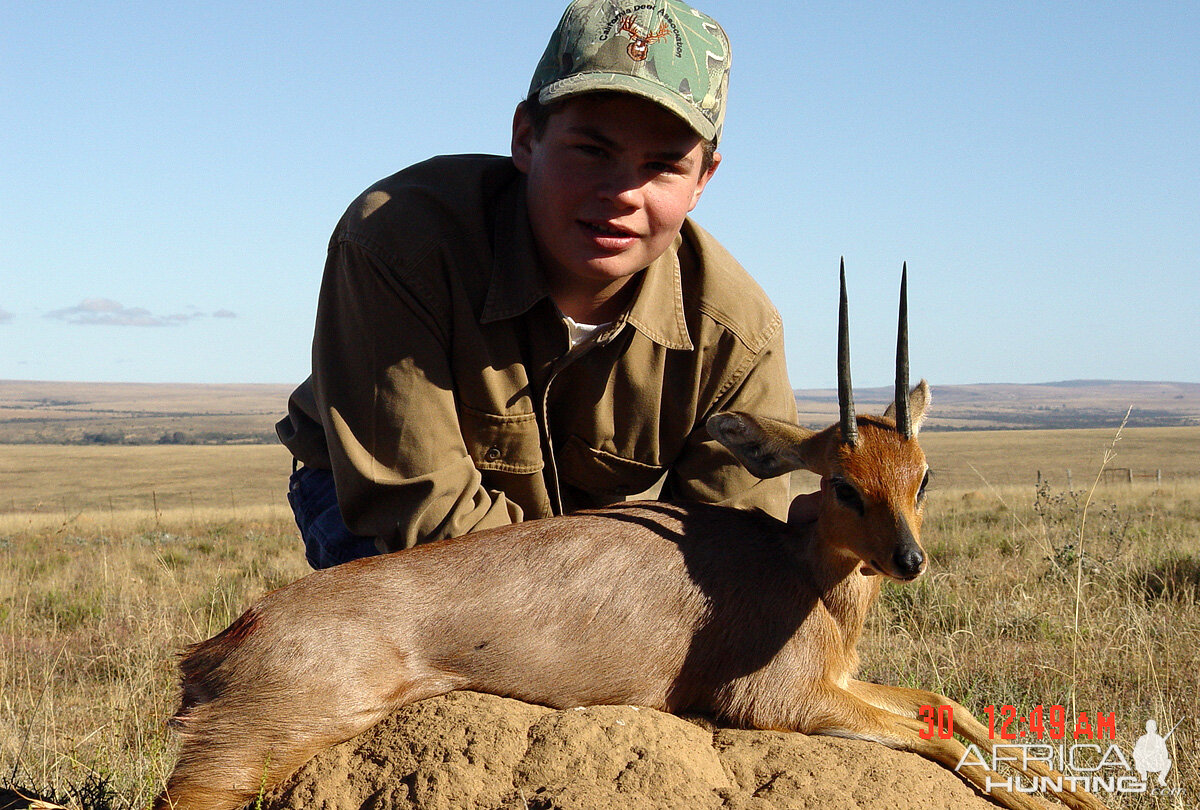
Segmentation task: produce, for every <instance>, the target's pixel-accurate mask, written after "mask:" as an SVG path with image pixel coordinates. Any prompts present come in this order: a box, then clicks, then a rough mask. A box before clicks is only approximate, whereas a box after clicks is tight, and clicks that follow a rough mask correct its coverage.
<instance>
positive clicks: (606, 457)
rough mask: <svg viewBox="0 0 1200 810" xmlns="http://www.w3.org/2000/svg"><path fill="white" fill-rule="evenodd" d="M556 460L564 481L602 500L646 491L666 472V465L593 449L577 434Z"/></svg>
mask: <svg viewBox="0 0 1200 810" xmlns="http://www.w3.org/2000/svg"><path fill="white" fill-rule="evenodd" d="M558 461H559V464H558V467H559V470H558V472H559V477H560V478H561V479H562V480H563V481H564V482H566V483H568V484H570V485H571V486H573V487H576V488H577V489H581V490H583V491H584V492H590V493H593V494H595V495H598V496H601V497H603V498H605V499H617V500H619V499H622V498H627V497H629V496H631V495H641V494H643V493H646V491H647V490H649V489H650V488H651V487H652V486H654V485H655V484H657V483H658V482H659V480H660V479H661V478H662V477H663V474H664V473H665V472H666V467H662V466H659V465H655V464H646V463H645V462H641V461H636V460H634V459H631V458H625V457H623V456H618V455H615V454H613V453H608V452H605V451H604V450H597V449H596V448H594V447H592V446H590V445H589V444H588V443H587V442H585V441H584V440H583V439H581V438H579V437H578V436H572V437H571V438H570V439H568V440H567V442H566V444H565V445H564V446H563V449H562V451H561V452H560V453H559V454H558Z"/></svg>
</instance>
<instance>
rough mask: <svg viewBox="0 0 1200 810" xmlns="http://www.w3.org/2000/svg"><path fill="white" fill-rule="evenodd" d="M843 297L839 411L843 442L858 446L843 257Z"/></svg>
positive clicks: (839, 324) (839, 365) (839, 358)
mask: <svg viewBox="0 0 1200 810" xmlns="http://www.w3.org/2000/svg"><path fill="white" fill-rule="evenodd" d="M841 277H842V296H841V302H840V304H839V306H838V409H839V411H840V412H841V424H842V441H843V442H845V443H846V444H848V445H850V446H851V447H854V446H855V445H856V444H858V422H856V421H855V419H854V393H853V391H851V389H850V323H849V316H848V309H849V308H848V307H847V305H846V257H844V256H843V257H842V269H841Z"/></svg>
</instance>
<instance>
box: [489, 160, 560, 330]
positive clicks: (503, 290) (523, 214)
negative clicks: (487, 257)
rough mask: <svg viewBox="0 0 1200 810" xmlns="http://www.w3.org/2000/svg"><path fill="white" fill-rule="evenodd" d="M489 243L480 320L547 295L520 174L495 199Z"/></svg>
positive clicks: (510, 314)
mask: <svg viewBox="0 0 1200 810" xmlns="http://www.w3.org/2000/svg"><path fill="white" fill-rule="evenodd" d="M493 244H494V245H495V248H494V250H493V252H492V278H491V282H490V283H489V285H488V292H487V298H486V299H485V300H484V302H483V312H482V313H481V314H480V316H479V322H480V323H491V322H493V321H502V320H504V319H505V318H515V317H516V316H518V315H523V314H524V313H526V312H528V311H529V309H530V308H531V307H533V305H534V304H536V303H537V302H538V301H540V300H542V299H543V298H547V297H549V295H550V287H549V285H547V284H546V277H545V275H543V273H542V270H541V268H540V267H539V266H538V259H537V250H536V247H535V245H534V242H533V229H532V228H530V226H529V209H528V207H527V206H526V202H525V177H524V176H523V175H522V176H518V178H517V181H516V182H514V183H512V184H510V185H509V186H508V187H507V188H506V189H505V190H504V191H503V192H502V193H501V194H500V196H499V197H498V198H497V199H496V224H495V233H494V238H493Z"/></svg>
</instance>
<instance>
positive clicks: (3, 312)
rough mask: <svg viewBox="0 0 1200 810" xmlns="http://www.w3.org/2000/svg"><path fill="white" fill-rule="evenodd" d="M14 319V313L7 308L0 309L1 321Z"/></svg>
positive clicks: (7, 321)
mask: <svg viewBox="0 0 1200 810" xmlns="http://www.w3.org/2000/svg"><path fill="white" fill-rule="evenodd" d="M12 319H13V314H12V313H11V312H9V311H7V310H4V309H0V323H10V322H11V321H12Z"/></svg>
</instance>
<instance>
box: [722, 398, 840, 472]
mask: <svg viewBox="0 0 1200 810" xmlns="http://www.w3.org/2000/svg"><path fill="white" fill-rule="evenodd" d="M708 432H709V433H710V434H712V437H713V438H714V439H716V440H717V441H719V442H720V443H721V444H723V445H725V446H726V447H727V448H729V450H730V451H731V452H732V453H733V455H734V456H735V457H736V458H737V460H738V461H739V462H741V464H742V466H743V467H745V468H746V469H747V470H749V471H750V472H751V473H752V474H754V475H756V476H757V477H759V478H774V477H775V476H777V475H783V474H784V473H790V472H792V471H793V470H799V469H808V465H807V463H806V462H805V460H804V458H805V455H806V454H805V452H804V451H805V443H806V442H807V440H808V439H809V438H810V437H812V436H813V435H814V434H815V433H816V431H814V430H809V429H807V428H802V427H800V426H799V425H794V424H792V423H791V422H784V421H782V420H779V419H771V418H769V417H765V416H751V415H750V414H748V413H737V412H733V411H726V412H724V413H718V414H713V415H712V416H711V417H709V419H708Z"/></svg>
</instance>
